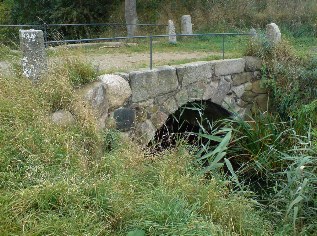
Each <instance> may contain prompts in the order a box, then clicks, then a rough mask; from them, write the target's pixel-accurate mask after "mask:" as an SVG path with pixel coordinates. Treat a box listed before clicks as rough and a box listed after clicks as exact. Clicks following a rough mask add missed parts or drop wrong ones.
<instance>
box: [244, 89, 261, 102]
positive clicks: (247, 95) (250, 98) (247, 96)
mask: <svg viewBox="0 0 317 236" xmlns="http://www.w3.org/2000/svg"><path fill="white" fill-rule="evenodd" d="M256 96H257V94H255V93H253V92H252V91H245V93H244V94H243V95H242V97H241V99H242V100H243V101H245V102H247V103H253V102H254V98H255V97H256Z"/></svg>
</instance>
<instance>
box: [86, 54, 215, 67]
mask: <svg viewBox="0 0 317 236" xmlns="http://www.w3.org/2000/svg"><path fill="white" fill-rule="evenodd" d="M210 55H211V54H210V53H206V52H199V53H193V52H190V53H189V52H178V53H168V52H156V53H154V54H153V66H156V65H168V64H173V62H174V63H175V61H176V60H189V61H190V60H199V59H204V58H206V57H208V56H210ZM85 59H86V60H88V61H90V62H91V63H92V64H93V65H95V66H98V67H99V69H100V70H112V71H116V70H118V71H119V70H130V69H137V68H144V67H148V66H149V63H150V55H149V53H133V54H109V55H97V56H92V57H86V58H85Z"/></svg>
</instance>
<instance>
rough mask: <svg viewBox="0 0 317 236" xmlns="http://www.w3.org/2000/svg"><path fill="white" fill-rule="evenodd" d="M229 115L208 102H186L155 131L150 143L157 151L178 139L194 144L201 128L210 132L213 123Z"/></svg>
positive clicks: (173, 143)
mask: <svg viewBox="0 0 317 236" xmlns="http://www.w3.org/2000/svg"><path fill="white" fill-rule="evenodd" d="M231 115H232V113H231V112H229V111H228V110H226V109H224V108H223V107H221V106H219V105H217V104H215V103H213V102H211V101H210V100H197V101H192V102H188V103H186V104H185V105H183V106H181V107H180V108H178V109H177V110H176V111H175V112H174V113H173V114H171V115H169V116H168V118H167V120H166V121H165V123H164V124H163V125H162V126H161V127H160V128H159V129H157V130H156V132H155V136H154V138H153V140H151V142H150V143H151V145H154V147H155V148H157V149H162V148H163V149H165V148H167V147H170V146H172V145H175V144H176V141H177V140H178V139H179V138H182V139H186V140H187V141H188V142H189V143H192V144H195V143H196V142H197V141H198V140H197V135H196V134H197V133H198V132H199V131H200V130H201V128H202V127H203V128H204V129H205V130H207V131H211V129H212V127H214V125H215V123H214V122H215V121H218V120H220V119H223V118H228V117H230V116H231Z"/></svg>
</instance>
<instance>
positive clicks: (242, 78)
mask: <svg viewBox="0 0 317 236" xmlns="http://www.w3.org/2000/svg"><path fill="white" fill-rule="evenodd" d="M252 78H253V73H252V72H243V73H239V74H235V75H232V85H233V86H238V85H240V84H244V83H247V82H250V81H251V80H252Z"/></svg>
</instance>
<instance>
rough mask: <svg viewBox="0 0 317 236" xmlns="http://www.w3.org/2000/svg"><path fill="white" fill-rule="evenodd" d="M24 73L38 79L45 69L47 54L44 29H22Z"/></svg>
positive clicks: (34, 79) (28, 76) (21, 44)
mask: <svg viewBox="0 0 317 236" xmlns="http://www.w3.org/2000/svg"><path fill="white" fill-rule="evenodd" d="M19 35H20V46H21V50H22V55H23V58H22V69H23V75H24V76H25V77H27V78H28V79H31V80H33V81H36V80H38V79H39V78H40V76H41V74H42V73H43V72H44V71H45V69H46V67H47V64H46V56H45V47H44V37H43V31H42V30H33V29H31V30H20V31H19Z"/></svg>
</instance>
